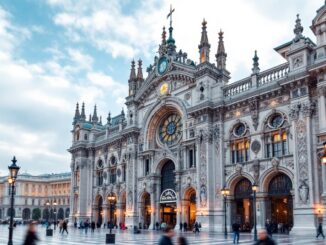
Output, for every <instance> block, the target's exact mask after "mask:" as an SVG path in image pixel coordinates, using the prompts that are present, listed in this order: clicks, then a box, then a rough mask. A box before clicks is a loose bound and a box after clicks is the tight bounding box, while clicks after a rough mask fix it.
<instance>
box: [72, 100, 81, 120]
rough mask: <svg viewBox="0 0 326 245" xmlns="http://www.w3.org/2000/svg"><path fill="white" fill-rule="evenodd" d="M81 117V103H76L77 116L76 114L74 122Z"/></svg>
mask: <svg viewBox="0 0 326 245" xmlns="http://www.w3.org/2000/svg"><path fill="white" fill-rule="evenodd" d="M79 119H80V113H79V104H78V103H77V104H76V110H75V116H74V122H73V124H75V123H76V122H77V121H78V120H79Z"/></svg>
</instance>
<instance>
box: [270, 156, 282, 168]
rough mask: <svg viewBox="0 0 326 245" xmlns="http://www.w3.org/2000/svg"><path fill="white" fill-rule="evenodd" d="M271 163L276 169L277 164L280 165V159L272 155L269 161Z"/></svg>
mask: <svg viewBox="0 0 326 245" xmlns="http://www.w3.org/2000/svg"><path fill="white" fill-rule="evenodd" d="M271 164H272V166H273V168H274V169H275V170H277V169H278V166H279V165H280V159H278V158H277V157H273V158H272V161H271Z"/></svg>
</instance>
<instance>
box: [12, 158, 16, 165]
mask: <svg viewBox="0 0 326 245" xmlns="http://www.w3.org/2000/svg"><path fill="white" fill-rule="evenodd" d="M11 162H12V164H13V165H16V162H17V160H16V156H14V157H13V158H12V160H11Z"/></svg>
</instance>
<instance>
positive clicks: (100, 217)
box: [96, 196, 103, 225]
mask: <svg viewBox="0 0 326 245" xmlns="http://www.w3.org/2000/svg"><path fill="white" fill-rule="evenodd" d="M96 199H97V203H96V210H97V215H96V224H100V225H102V222H103V197H102V196H97V198H96Z"/></svg>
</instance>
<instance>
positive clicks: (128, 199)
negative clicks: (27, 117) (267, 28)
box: [69, 5, 326, 231]
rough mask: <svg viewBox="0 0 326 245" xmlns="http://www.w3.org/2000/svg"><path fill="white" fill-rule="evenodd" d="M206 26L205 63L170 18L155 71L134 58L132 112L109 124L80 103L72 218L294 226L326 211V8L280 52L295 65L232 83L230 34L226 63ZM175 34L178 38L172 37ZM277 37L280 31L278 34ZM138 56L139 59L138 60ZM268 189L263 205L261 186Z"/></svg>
mask: <svg viewBox="0 0 326 245" xmlns="http://www.w3.org/2000/svg"><path fill="white" fill-rule="evenodd" d="M206 25H207V23H206V21H205V20H204V21H203V23H202V32H201V40H200V44H199V46H198V49H199V62H198V63H197V62H194V61H192V60H191V59H189V58H188V57H187V53H185V52H182V51H181V50H180V51H177V49H176V42H175V40H174V38H173V27H172V23H170V27H169V29H168V33H166V31H165V29H164V28H163V33H162V41H161V44H160V45H159V49H158V54H159V55H158V56H155V57H154V62H153V63H152V64H151V65H150V66H149V67H148V68H147V70H146V71H147V72H148V76H147V77H146V78H144V76H143V72H142V61H141V60H139V61H138V62H137V63H138V64H135V62H134V61H132V63H131V72H130V77H129V80H128V84H129V96H128V97H127V98H126V108H127V111H126V112H124V111H123V110H122V112H121V114H120V115H117V116H115V117H113V116H111V115H110V113H109V114H108V116H107V121H106V122H105V123H102V119H101V118H99V117H98V115H97V111H96V107H95V108H94V112H93V115H90V116H89V119H88V120H87V118H86V115H85V106H84V104H82V106H81V109H80V108H79V105H78V104H77V108H76V112H75V117H74V120H73V129H72V138H73V143H72V146H71V147H70V149H69V152H70V153H71V155H72V160H71V171H72V173H73V174H72V181H71V188H72V189H71V197H70V198H71V202H70V205H71V207H70V209H71V213H70V218H71V221H72V222H74V221H76V222H79V221H82V220H85V219H91V220H94V221H95V222H97V223H99V224H103V223H105V224H107V222H108V221H109V220H111V219H112V221H113V223H115V224H117V225H119V224H120V223H121V224H122V223H124V224H125V225H126V226H128V227H131V226H135V225H137V226H140V227H141V228H150V229H152V228H154V226H155V224H156V223H157V222H158V223H162V222H165V223H167V224H171V225H176V224H179V223H180V222H182V223H187V226H188V227H191V226H192V225H193V224H194V222H195V221H198V222H200V223H201V226H202V229H204V230H211V231H213V230H214V231H222V230H223V227H224V214H225V211H224V197H223V196H222V195H221V189H222V188H225V189H228V190H229V194H228V195H227V197H226V215H227V219H226V222H227V225H228V226H230V225H231V224H232V223H233V222H235V221H237V222H240V223H241V229H242V230H243V231H250V230H251V229H252V227H253V223H254V210H256V216H257V226H258V228H259V227H264V225H265V222H266V220H270V222H272V223H275V224H283V226H284V227H286V228H289V229H291V230H292V231H299V230H301V229H304V230H307V229H315V225H316V223H317V221H318V220H320V219H322V218H323V213H324V208H325V201H326V199H325V197H326V169H325V166H323V165H321V161H320V156H321V155H322V154H323V142H324V141H326V108H325V107H326V104H325V96H326V5H324V6H322V7H321V8H320V9H319V10H318V11H317V15H316V17H315V18H314V19H313V21H312V25H311V27H310V28H311V30H312V31H313V33H314V35H315V37H316V41H315V42H314V41H313V40H310V39H309V38H307V37H305V36H304V35H303V27H302V25H301V21H300V18H299V16H297V19H296V21H295V27H294V30H293V31H294V36H293V39H292V40H288V42H286V43H284V44H282V45H280V46H278V47H276V48H275V49H274V50H275V51H276V52H278V53H279V54H280V55H281V56H282V57H283V58H284V63H283V64H280V65H278V66H276V67H272V68H270V69H268V70H266V71H260V68H259V58H258V55H257V53H256V52H255V53H254V58H253V67H252V72H251V74H250V75H249V76H248V77H245V78H243V79H241V80H240V81H236V82H232V83H230V82H229V80H230V72H229V71H228V70H227V65H226V58H227V53H226V50H225V48H224V42H223V32H220V33H219V37H218V48H217V52H216V54H215V57H214V58H215V60H213V59H212V57H211V50H210V47H211V45H210V43H209V40H208V36H207V30H206V28H207V26H206ZM167 35H168V37H167ZM271 38H272V37H271ZM136 65H137V67H136ZM253 185H254V186H257V187H258V189H257V192H256V202H255V203H256V209H254V208H253V207H254V205H253V201H254V200H255V199H253V190H252V187H253Z"/></svg>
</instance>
